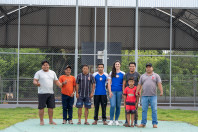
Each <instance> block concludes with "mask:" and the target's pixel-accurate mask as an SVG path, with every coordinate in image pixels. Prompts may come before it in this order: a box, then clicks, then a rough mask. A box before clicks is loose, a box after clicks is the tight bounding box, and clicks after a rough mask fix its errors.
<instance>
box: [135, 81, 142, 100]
mask: <svg viewBox="0 0 198 132" xmlns="http://www.w3.org/2000/svg"><path fill="white" fill-rule="evenodd" d="M141 87H142V85H141V84H138V86H137V90H136V93H135V95H136V96H137V97H138V96H140V94H141V93H140V92H141Z"/></svg>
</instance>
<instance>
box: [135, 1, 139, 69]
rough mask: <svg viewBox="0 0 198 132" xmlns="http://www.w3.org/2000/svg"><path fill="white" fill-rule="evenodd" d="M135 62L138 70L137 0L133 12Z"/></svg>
mask: <svg viewBox="0 0 198 132" xmlns="http://www.w3.org/2000/svg"><path fill="white" fill-rule="evenodd" d="M135 63H136V69H135V70H136V71H138V0H136V12H135Z"/></svg>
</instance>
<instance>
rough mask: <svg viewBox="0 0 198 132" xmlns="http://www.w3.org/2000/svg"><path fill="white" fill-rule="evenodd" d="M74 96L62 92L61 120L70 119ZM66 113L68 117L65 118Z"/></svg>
mask: <svg viewBox="0 0 198 132" xmlns="http://www.w3.org/2000/svg"><path fill="white" fill-rule="evenodd" d="M73 104H74V97H70V96H67V95H64V94H62V107H63V120H66V121H67V120H72V113H73ZM67 113H68V115H69V118H67Z"/></svg>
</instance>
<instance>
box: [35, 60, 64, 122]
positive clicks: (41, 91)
mask: <svg viewBox="0 0 198 132" xmlns="http://www.w3.org/2000/svg"><path fill="white" fill-rule="evenodd" d="M41 64H42V69H41V70H39V71H37V72H36V74H35V75H34V81H33V84H34V85H35V86H38V109H39V117H40V125H44V120H43V116H44V108H45V107H46V105H47V108H48V115H49V124H53V125H56V123H55V122H54V121H53V109H54V108H55V97H54V90H53V84H54V82H55V84H56V85H57V86H59V87H61V86H62V83H60V82H59V81H58V78H57V76H56V73H55V72H54V71H52V70H50V69H49V62H48V61H47V60H44V61H42V62H41Z"/></svg>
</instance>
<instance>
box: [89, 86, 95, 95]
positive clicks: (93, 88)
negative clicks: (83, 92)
mask: <svg viewBox="0 0 198 132" xmlns="http://www.w3.org/2000/svg"><path fill="white" fill-rule="evenodd" d="M94 91H95V83H93V84H92V90H91V94H90V96H89V97H90V98H92V97H93V95H94Z"/></svg>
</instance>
